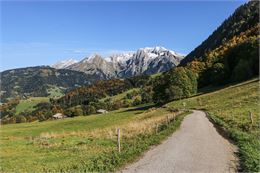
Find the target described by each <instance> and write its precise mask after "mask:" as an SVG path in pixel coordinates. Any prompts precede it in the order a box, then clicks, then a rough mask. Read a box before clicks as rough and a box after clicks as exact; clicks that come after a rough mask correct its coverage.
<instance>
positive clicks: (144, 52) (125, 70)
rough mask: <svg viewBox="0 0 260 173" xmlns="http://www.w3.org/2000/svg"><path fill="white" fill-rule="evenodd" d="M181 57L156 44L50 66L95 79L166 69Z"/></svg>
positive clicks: (157, 71)
mask: <svg viewBox="0 0 260 173" xmlns="http://www.w3.org/2000/svg"><path fill="white" fill-rule="evenodd" d="M183 58H184V56H183V55H181V54H178V53H176V52H174V51H172V50H168V49H166V48H164V47H158V46H157V47H146V48H140V49H138V50H137V51H136V52H131V53H129V52H127V53H121V54H114V55H111V56H109V57H102V56H101V55H98V54H93V55H91V56H89V57H87V58H84V59H83V60H81V61H79V62H77V61H75V60H72V59H70V60H68V61H61V62H58V63H56V64H54V65H52V66H51V67H53V68H58V69H70V70H75V71H81V72H84V73H86V74H88V75H92V76H95V78H96V79H97V80H102V79H111V78H124V77H132V76H139V75H151V74H154V73H159V72H164V71H168V70H170V69H171V68H173V67H176V66H177V65H178V64H179V63H180V61H181V60H182V59H183Z"/></svg>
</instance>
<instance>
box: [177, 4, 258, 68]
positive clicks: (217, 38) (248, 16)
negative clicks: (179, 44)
mask: <svg viewBox="0 0 260 173" xmlns="http://www.w3.org/2000/svg"><path fill="white" fill-rule="evenodd" d="M258 23H259V1H249V2H248V3H246V4H244V5H242V6H240V7H239V8H238V9H236V11H235V12H234V13H233V14H232V15H231V16H230V17H229V18H228V19H226V20H225V21H224V22H223V23H222V24H221V25H220V26H219V27H218V28H217V29H216V30H215V31H214V32H213V33H212V34H211V35H210V36H209V37H208V38H207V39H206V40H205V41H203V42H202V43H201V44H200V45H199V46H198V47H196V48H195V49H194V50H193V51H192V52H190V53H189V54H188V55H187V56H186V57H185V59H183V60H182V61H181V63H180V65H181V66H184V65H186V64H187V63H188V62H191V61H192V60H194V59H196V58H198V59H201V58H203V56H205V54H206V53H207V52H210V51H212V50H214V49H216V48H217V47H219V46H221V45H222V44H225V43H227V42H228V41H229V40H230V39H232V38H233V37H234V36H239V35H240V34H241V33H242V32H245V31H246V30H248V29H250V28H252V27H254V26H255V25H256V24H258Z"/></svg>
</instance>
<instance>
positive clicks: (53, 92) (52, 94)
mask: <svg viewBox="0 0 260 173" xmlns="http://www.w3.org/2000/svg"><path fill="white" fill-rule="evenodd" d="M49 86H50V88H49V89H48V94H49V96H48V97H49V98H56V99H57V98H60V97H62V96H63V95H64V92H63V91H62V89H60V88H59V87H57V86H52V85H49Z"/></svg>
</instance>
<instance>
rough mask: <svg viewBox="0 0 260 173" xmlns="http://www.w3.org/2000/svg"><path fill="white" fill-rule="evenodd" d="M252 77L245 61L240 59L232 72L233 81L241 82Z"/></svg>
mask: <svg viewBox="0 0 260 173" xmlns="http://www.w3.org/2000/svg"><path fill="white" fill-rule="evenodd" d="M250 77H252V69H251V68H250V65H249V63H248V61H247V60H246V59H240V61H239V63H238V64H237V66H236V67H235V69H234V71H233V78H232V79H233V80H234V81H242V80H246V79H249V78H250Z"/></svg>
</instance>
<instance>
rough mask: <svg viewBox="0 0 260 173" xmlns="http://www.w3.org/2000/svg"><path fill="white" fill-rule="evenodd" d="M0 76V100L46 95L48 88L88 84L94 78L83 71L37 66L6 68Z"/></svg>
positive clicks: (70, 87) (65, 89)
mask: <svg viewBox="0 0 260 173" xmlns="http://www.w3.org/2000/svg"><path fill="white" fill-rule="evenodd" d="M0 76H1V102H4V101H5V100H6V99H7V98H10V97H16V96H20V97H27V96H37V97H43V96H44V97H45V96H48V95H49V93H48V90H49V89H50V88H52V87H58V88H59V89H61V90H62V91H68V90H71V89H73V88H76V87H79V86H83V85H87V84H90V83H91V82H92V81H93V80H94V79H93V78H92V76H90V75H87V74H85V73H83V72H78V71H72V70H68V69H54V68H51V67H48V66H37V67H27V68H19V69H13V70H6V71H3V72H1V73H0Z"/></svg>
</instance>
